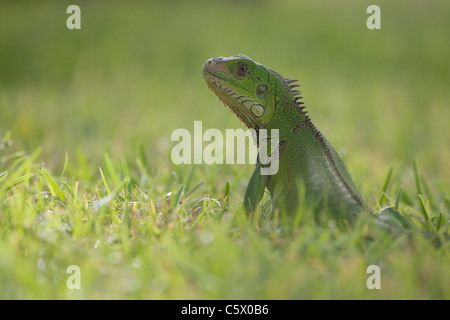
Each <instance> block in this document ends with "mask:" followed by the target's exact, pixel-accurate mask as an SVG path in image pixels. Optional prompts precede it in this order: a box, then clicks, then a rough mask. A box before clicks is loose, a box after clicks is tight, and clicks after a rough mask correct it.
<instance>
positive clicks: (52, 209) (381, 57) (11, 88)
mask: <svg viewBox="0 0 450 320" xmlns="http://www.w3.org/2000/svg"><path fill="white" fill-rule="evenodd" d="M71 4H78V5H79V7H80V9H81V29H80V30H69V29H68V28H67V27H66V20H67V19H68V17H69V15H70V14H68V13H66V9H67V7H68V6H69V5H71ZM371 4H373V3H372V2H370V1H339V3H337V2H335V1H287V0H282V1H262V2H256V1H242V2H238V1H221V2H213V1H208V2H207V1H189V2H188V1H164V2H163V1H149V2H144V1H134V2H129V3H128V2H127V3H126V4H125V3H122V2H118V1H108V2H106V1H105V2H101V1H89V2H81V1H78V3H72V2H68V1H58V2H55V1H39V2H37V1H34V2H33V1H29V2H23V1H22V2H12V1H11V2H6V1H5V2H1V3H0V298H1V299H80V298H81V299H450V289H449V288H450V271H449V268H448V266H449V265H450V250H449V249H450V242H449V241H448V240H445V235H448V234H449V232H450V226H449V219H450V182H449V181H450V166H449V165H448V164H449V163H450V130H449V125H448V122H449V119H450V91H449V87H450V59H449V57H450V43H449V39H450V20H449V19H448V17H449V14H450V3H449V2H448V1H438V0H432V1H427V2H426V3H425V2H423V1H408V2H398V3H393V2H392V1H381V2H379V3H377V4H378V5H379V7H380V9H381V29H379V30H369V29H368V28H367V27H366V20H367V19H368V17H369V14H367V13H366V9H367V7H368V6H369V5H371ZM241 53H242V54H246V55H248V56H249V57H251V58H252V59H254V60H255V61H258V62H260V63H262V64H264V65H265V66H267V67H270V68H271V69H273V70H276V71H277V72H279V73H281V74H282V75H283V76H285V77H291V78H296V79H299V82H300V83H301V85H302V87H301V90H302V93H303V96H304V101H305V103H306V106H307V110H308V113H309V115H310V117H311V118H312V120H313V121H314V123H315V124H316V125H317V127H318V128H319V129H320V130H321V131H322V132H323V133H324V135H325V136H326V137H327V139H328V140H329V142H330V143H331V144H332V145H333V146H334V148H335V149H336V150H337V151H338V153H339V154H340V155H341V156H342V158H343V160H344V161H345V163H346V165H347V167H348V169H349V171H350V173H351V175H352V177H353V179H354V181H355V184H356V185H357V187H358V188H359V190H360V191H361V193H362V195H363V197H364V199H365V200H366V202H367V204H368V207H369V208H370V209H371V210H373V211H374V212H377V211H378V210H379V209H380V208H381V207H384V206H386V205H397V206H398V208H399V210H400V212H401V213H402V214H403V215H404V216H405V217H407V218H408V219H410V220H411V221H412V222H413V223H414V224H415V225H416V227H417V229H418V231H416V232H414V233H412V234H409V233H392V232H390V231H388V230H386V229H384V228H382V227H380V226H378V225H376V224H374V223H373V220H372V217H370V216H369V214H365V215H364V214H363V215H361V218H360V219H358V221H357V222H356V223H355V225H352V226H336V225H335V224H334V223H333V222H332V221H331V222H330V221H321V222H320V223H318V222H317V221H316V220H315V219H314V217H313V216H312V214H311V212H308V210H307V209H305V210H302V211H301V212H299V215H298V216H299V217H300V218H299V219H293V221H292V220H289V219H286V217H285V216H284V215H283V213H280V214H271V213H270V212H266V211H264V210H261V211H259V212H258V214H255V215H252V216H247V215H246V214H245V213H244V210H243V208H242V201H243V193H244V190H245V186H246V184H247V182H248V179H249V177H250V175H251V173H252V170H253V167H254V165H252V164H245V165H242V164H233V165H232V164H215V165H207V164H195V165H189V164H180V165H175V164H174V163H173V162H172V160H171V150H172V148H173V147H174V145H175V144H176V142H173V141H171V134H172V132H173V131H174V130H176V129H179V128H185V129H188V130H189V131H191V132H193V127H194V121H200V120H201V121H202V125H203V130H206V129H208V128H217V129H219V130H221V131H222V132H225V130H226V129H237V128H242V127H243V126H242V124H240V123H239V122H238V121H237V119H236V116H235V115H233V114H231V113H230V112H229V111H228V110H227V109H225V108H224V107H223V106H222V104H221V103H219V102H218V101H217V99H216V97H215V96H214V95H213V94H211V92H209V91H208V90H206V84H205V81H204V79H203V77H202V73H201V67H202V65H203V63H204V62H205V61H206V60H207V59H208V58H211V57H216V56H230V55H234V54H241ZM205 145H206V143H204V145H203V146H205ZM268 200H269V197H268V196H266V197H265V199H264V201H268ZM422 231H424V232H428V233H429V234H431V235H432V237H426V236H424V235H423V234H422ZM371 265H377V266H379V270H380V283H381V288H380V289H369V288H368V287H367V285H366V281H367V279H368V278H369V277H370V276H371V274H370V273H368V272H367V268H368V267H369V266H371ZM71 266H75V270H76V272H75V273H74V272H73V271H71V270H73V269H71ZM77 271H79V273H77ZM77 275H79V277H78V278H74V276H77ZM78 280H79V282H78ZM78 285H79V287H80V288H79V289H78V288H77V286H78Z"/></svg>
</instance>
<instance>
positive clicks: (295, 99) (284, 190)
mask: <svg viewBox="0 0 450 320" xmlns="http://www.w3.org/2000/svg"><path fill="white" fill-rule="evenodd" d="M203 75H204V77H205V80H206V82H207V84H208V87H209V88H210V89H211V90H212V91H213V92H214V93H215V94H216V95H217V96H218V97H219V99H220V100H222V101H223V102H224V104H225V105H228V106H229V107H230V108H231V109H232V111H234V113H236V115H237V116H238V117H239V118H240V119H241V120H242V121H243V122H244V123H245V124H246V125H247V126H248V127H249V128H253V129H255V130H256V131H257V132H258V131H259V130H260V129H268V134H269V135H270V129H278V130H279V170H278V172H277V173H276V174H275V175H272V176H269V175H261V167H262V164H261V163H258V164H257V165H256V168H255V171H254V172H253V174H252V176H251V178H250V181H249V183H248V186H247V189H246V192H245V198H244V204H245V207H246V210H247V211H253V210H254V209H255V207H256V206H257V205H258V204H259V202H260V201H261V198H262V196H263V194H264V190H265V188H266V187H267V189H268V190H269V192H270V194H271V197H272V202H273V204H274V206H275V207H278V208H280V209H282V210H285V211H286V212H288V213H291V214H292V213H295V212H296V211H297V209H298V207H299V189H300V187H301V186H304V190H305V201H306V203H307V205H308V206H312V207H314V209H324V208H326V209H327V210H329V212H330V213H332V214H336V215H344V216H348V217H350V216H352V215H354V214H355V213H357V212H358V211H360V210H361V208H363V206H364V204H363V200H362V198H361V196H360V194H359V192H358V190H357V189H356V187H355V185H354V183H353V181H352V179H351V177H350V175H349V173H348V171H347V169H346V167H345V165H344V163H343V161H342V159H341V158H340V157H339V155H338V154H337V152H336V151H335V150H334V149H333V147H332V146H331V145H330V144H329V143H328V141H327V140H326V138H325V137H324V136H323V134H322V133H321V132H320V131H319V130H318V129H317V128H316V126H315V125H314V124H313V122H312V121H311V119H310V118H309V116H308V115H307V112H306V111H305V109H304V106H303V102H302V101H301V98H302V97H301V96H300V94H301V93H300V91H298V90H295V87H298V85H297V84H294V83H295V82H296V81H297V80H293V79H288V78H284V77H282V76H281V75H279V74H278V73H276V72H274V71H272V70H271V69H268V68H266V67H264V66H263V65H261V64H259V63H256V62H254V61H253V60H251V59H250V58H248V57H247V56H244V55H238V56H232V57H227V58H223V57H220V58H212V59H209V60H208V61H206V62H205V64H204V65H203ZM269 138H270V137H269Z"/></svg>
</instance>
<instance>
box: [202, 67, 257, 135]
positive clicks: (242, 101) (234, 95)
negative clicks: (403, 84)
mask: <svg viewBox="0 0 450 320" xmlns="http://www.w3.org/2000/svg"><path fill="white" fill-rule="evenodd" d="M205 65H206V63H205ZM205 65H204V66H203V70H202V72H203V76H204V78H205V80H206V83H207V85H208V88H209V89H210V90H211V91H212V92H213V93H214V94H215V95H216V96H217V97H218V98H219V100H220V101H222V102H223V104H224V105H225V106H228V107H229V108H230V111H231V112H232V113H234V114H236V116H237V117H238V119H239V120H240V121H242V122H244V123H245V125H246V126H247V127H248V128H253V129H255V130H259V129H261V128H263V123H262V121H261V120H260V119H259V117H261V116H262V115H263V113H264V107H263V106H261V105H260V104H259V102H257V101H254V100H251V99H250V98H248V97H246V96H244V95H241V94H239V93H238V92H236V90H234V89H233V88H231V87H230V86H228V85H227V84H226V81H227V79H224V78H221V77H220V76H218V75H216V74H214V73H213V72H211V71H209V70H207V67H206V66H205Z"/></svg>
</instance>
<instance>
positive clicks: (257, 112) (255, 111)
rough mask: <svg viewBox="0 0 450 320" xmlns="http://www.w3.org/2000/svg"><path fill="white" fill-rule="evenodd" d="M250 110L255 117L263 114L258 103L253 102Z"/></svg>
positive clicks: (262, 109)
mask: <svg viewBox="0 0 450 320" xmlns="http://www.w3.org/2000/svg"><path fill="white" fill-rule="evenodd" d="M250 111H251V112H252V113H253V115H254V116H255V117H258V118H260V117H262V115H263V114H264V108H263V106H262V105H260V104H254V105H253V106H252V107H251V108H250Z"/></svg>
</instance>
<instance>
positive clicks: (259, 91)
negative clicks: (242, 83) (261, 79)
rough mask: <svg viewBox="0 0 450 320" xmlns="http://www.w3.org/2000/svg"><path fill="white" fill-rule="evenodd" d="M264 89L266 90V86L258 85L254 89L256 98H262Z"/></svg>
mask: <svg viewBox="0 0 450 320" xmlns="http://www.w3.org/2000/svg"><path fill="white" fill-rule="evenodd" d="M266 89H267V84H259V85H258V86H257V87H256V95H257V96H258V97H261V96H263V95H264V94H265V93H266Z"/></svg>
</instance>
